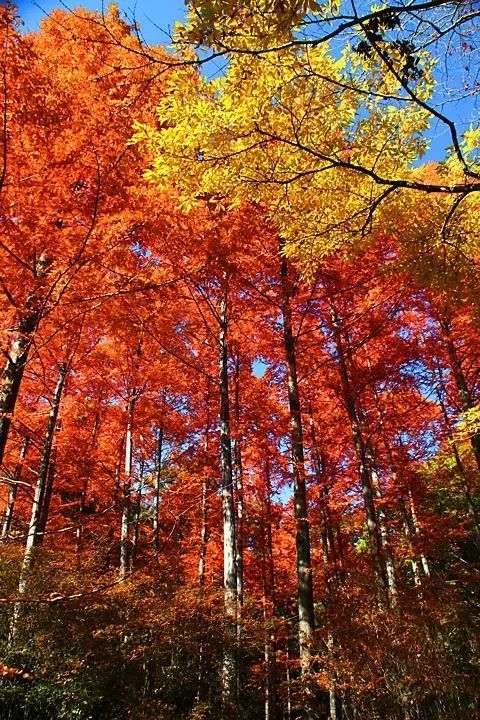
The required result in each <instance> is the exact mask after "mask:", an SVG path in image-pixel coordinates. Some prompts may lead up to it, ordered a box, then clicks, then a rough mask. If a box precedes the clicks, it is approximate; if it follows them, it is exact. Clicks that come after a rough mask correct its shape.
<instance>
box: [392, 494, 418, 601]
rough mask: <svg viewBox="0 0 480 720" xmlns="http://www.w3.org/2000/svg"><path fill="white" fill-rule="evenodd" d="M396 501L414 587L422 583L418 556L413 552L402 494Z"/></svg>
mask: <svg viewBox="0 0 480 720" xmlns="http://www.w3.org/2000/svg"><path fill="white" fill-rule="evenodd" d="M398 503H399V505H400V512H401V514H402V525H403V532H404V533H405V538H406V540H407V544H408V552H409V555H410V565H411V568H412V577H413V584H414V585H415V587H420V586H421V584H422V581H421V579H420V570H419V564H418V558H417V555H416V552H415V547H414V544H413V535H412V530H411V527H410V519H409V517H408V511H407V506H406V504H405V499H404V498H403V497H402V496H400V498H399V501H398Z"/></svg>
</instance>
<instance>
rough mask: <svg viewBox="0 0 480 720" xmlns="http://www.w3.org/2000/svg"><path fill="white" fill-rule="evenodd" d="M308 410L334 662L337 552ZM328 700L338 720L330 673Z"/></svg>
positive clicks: (332, 717)
mask: <svg viewBox="0 0 480 720" xmlns="http://www.w3.org/2000/svg"><path fill="white" fill-rule="evenodd" d="M308 410H309V415H310V440H311V443H312V460H313V467H314V470H315V475H316V477H317V482H318V485H319V491H320V492H319V500H320V513H321V518H322V528H321V538H322V553H323V562H324V567H325V597H326V599H327V603H326V605H327V607H326V614H327V619H328V623H329V626H330V627H329V629H328V637H327V649H328V656H329V660H330V662H331V663H332V661H333V646H334V637H333V633H332V629H331V628H332V600H333V598H332V596H333V591H334V588H333V587H332V585H333V583H332V581H333V580H334V579H335V581H336V583H337V585H338V582H339V577H338V572H337V565H336V552H335V544H334V539H333V532H332V527H331V521H330V508H329V504H328V488H327V485H326V480H325V477H324V475H325V472H324V469H325V462H324V461H323V460H322V454H321V451H320V449H319V447H318V443H317V437H316V432H315V423H314V420H313V411H312V406H311V403H309V404H308ZM332 563H333V565H334V575H333V576H332V571H331V564H332ZM328 699H329V708H330V720H336V718H337V703H336V697H335V677H334V674H333V672H329V687H328Z"/></svg>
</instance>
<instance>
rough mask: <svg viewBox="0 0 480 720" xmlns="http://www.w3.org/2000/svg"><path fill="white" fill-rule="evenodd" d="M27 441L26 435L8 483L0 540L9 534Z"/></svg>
mask: <svg viewBox="0 0 480 720" xmlns="http://www.w3.org/2000/svg"><path fill="white" fill-rule="evenodd" d="M29 442H30V440H29V438H28V437H26V438H25V439H24V441H23V444H22V448H21V450H20V456H19V458H18V463H17V466H16V468H15V472H14V474H13V478H12V484H11V485H10V489H9V492H8V501H7V507H6V509H5V516H4V518H3V525H2V540H6V539H7V538H8V534H9V532H10V528H11V526H12V520H13V512H14V509H15V500H16V498H17V492H18V483H19V482H20V480H21V477H22V468H23V464H24V462H25V458H26V455H27V450H28V446H29Z"/></svg>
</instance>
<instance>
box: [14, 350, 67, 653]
mask: <svg viewBox="0 0 480 720" xmlns="http://www.w3.org/2000/svg"><path fill="white" fill-rule="evenodd" d="M67 372H68V367H67V365H66V364H65V363H62V365H61V366H60V369H59V373H58V380H57V385H56V387H55V392H54V394H53V400H52V406H51V408H50V413H49V416H48V424H47V432H46V434H45V441H44V444H43V450H42V456H41V459H40V468H39V471H38V477H37V484H36V487H35V495H34V498H33V503H32V512H31V517H30V525H29V528H28V533H27V540H26V543H25V551H24V556H23V564H22V569H21V571H20V580H19V583H18V594H19V595H23V594H24V593H25V591H26V589H27V584H28V575H29V573H30V570H31V568H32V563H33V549H34V547H35V545H37V543H38V539H39V536H38V532H39V524H40V520H41V516H42V510H43V508H44V502H45V491H46V484H47V478H48V472H49V468H50V458H51V454H52V446H53V440H54V436H55V430H56V427H57V419H58V413H59V410H60V402H61V399H62V393H63V389H64V386H65V380H66V377H67ZM45 522H46V513H45ZM19 617H20V603H16V605H15V606H14V610H13V617H12V623H11V626H10V642H14V641H15V639H16V635H17V630H18V620H19Z"/></svg>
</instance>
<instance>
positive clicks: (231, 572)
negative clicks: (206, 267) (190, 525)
mask: <svg viewBox="0 0 480 720" xmlns="http://www.w3.org/2000/svg"><path fill="white" fill-rule="evenodd" d="M219 321H220V336H219V345H220V353H219V393H220V456H221V479H222V481H221V488H222V508H223V584H224V599H225V615H226V631H225V647H224V654H223V667H222V684H223V704H224V710H227V708H230V709H231V707H232V705H233V703H234V699H235V693H236V667H235V665H236V663H235V650H234V648H235V637H236V622H237V568H236V562H235V560H236V557H235V555H236V537H235V502H234V497H233V468H232V443H231V432H230V400H229V388H228V339H227V338H228V301H227V293H226V291H225V296H224V298H223V299H222V302H221V307H220V316H219ZM227 712H228V710H227Z"/></svg>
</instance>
